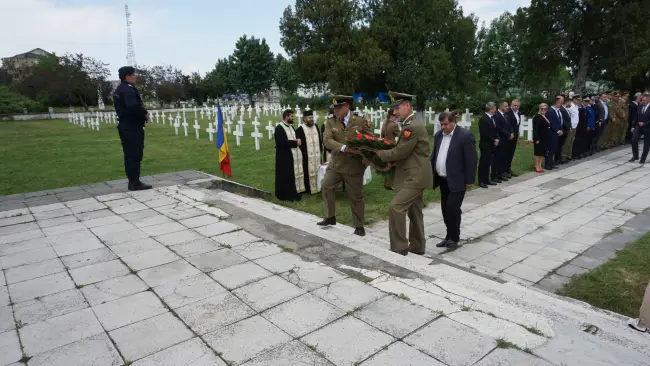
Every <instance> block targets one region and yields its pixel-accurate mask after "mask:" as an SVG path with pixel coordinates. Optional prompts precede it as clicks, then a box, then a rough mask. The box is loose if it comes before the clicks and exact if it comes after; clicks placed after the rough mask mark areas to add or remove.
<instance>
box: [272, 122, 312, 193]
mask: <svg viewBox="0 0 650 366" xmlns="http://www.w3.org/2000/svg"><path fill="white" fill-rule="evenodd" d="M292 124H293V111H292V110H289V109H287V110H286V111H284V112H283V113H282V122H280V123H279V124H278V125H277V126H275V134H274V135H275V196H276V197H277V198H278V199H279V200H282V201H300V193H302V192H304V191H305V180H304V176H303V174H304V173H303V166H302V165H303V161H302V152H301V151H300V145H301V144H302V142H303V141H301V140H299V139H297V138H296V131H295V130H294V129H293V126H292Z"/></svg>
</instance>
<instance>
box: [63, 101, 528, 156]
mask: <svg viewBox="0 0 650 366" xmlns="http://www.w3.org/2000/svg"><path fill="white" fill-rule="evenodd" d="M241 107H242V108H243V106H241ZM282 108H285V109H288V108H287V107H282ZM282 108H280V109H282ZM223 110H228V111H230V110H236V108H235V106H224V107H223V108H222V111H223ZM270 110H272V109H270ZM304 110H306V111H307V110H309V106H307V107H306V108H305V109H304ZM190 111H191V112H194V125H193V126H191V127H193V128H194V134H195V136H196V139H197V140H199V132H200V131H201V126H200V125H199V115H200V116H201V119H203V118H205V117H206V116H207V117H208V118H210V119H212V118H214V123H212V122H209V123H208V128H206V129H205V131H206V132H207V133H208V137H209V139H210V141H214V138H215V137H214V135H215V133H217V128H218V115H217V109H216V107H202V108H196V107H195V108H193V110H190ZM300 111H301V110H300V107H299V106H296V108H295V117H296V120H297V124H296V125H299V124H300V121H301V118H302V113H301V112H300ZM447 111H448V110H447ZM165 112H167V113H165ZM174 112H175V115H174ZM186 112H187V110H186V109H185V108H183V109H182V110H176V111H170V110H166V111H165V110H161V111H159V110H155V111H153V112H152V114H151V121H150V122H155V123H157V124H164V125H166V124H167V123H169V126H170V127H171V128H174V132H175V134H176V136H178V134H179V129H180V128H181V127H182V128H183V132H184V135H185V136H186V137H187V136H188V127H189V126H190V125H189V124H188V122H187V113H186ZM357 112H360V113H363V114H364V115H365V118H367V119H369V120H370V121H371V122H372V123H373V124H374V127H375V129H374V133H375V134H377V135H380V133H381V128H382V126H383V121H384V118H385V114H386V113H387V111H386V110H383V109H377V110H375V109H372V108H371V109H364V110H363V111H360V110H359V109H358V108H357ZM439 115H440V113H436V112H435V111H433V110H432V109H431V108H429V110H427V111H425V120H426V123H427V124H432V125H433V126H434V133H435V132H437V131H438V130H439V129H440V124H439V123H438V122H437V121H438V116H439ZM313 116H314V121H315V122H316V123H318V118H319V116H318V113H317V112H316V111H314V114H313ZM521 120H522V122H521V126H520V129H519V130H520V132H519V134H520V136H521V137H523V136H524V133H525V132H527V136H526V137H527V139H528V140H529V141H532V120H526V118H525V117H524V116H522V119H521ZM68 121H69V122H70V123H73V124H76V125H79V126H81V127H87V128H91V129H93V130H97V131H99V125H100V123H101V122H103V123H104V124H117V122H118V120H117V116H116V114H115V112H95V113H93V115H92V116H91V117H84V114H82V113H74V112H73V113H69V114H68ZM276 121H277V122H274V121H268V124H267V126H265V127H264V129H265V130H266V132H267V135H268V140H269V141H270V140H273V133H274V132H275V126H276V125H277V124H279V123H280V122H279V118H278V119H276ZM261 124H262V123H261V122H260V121H259V119H258V117H257V116H255V117H254V119H253V121H252V122H251V125H252V127H253V131H252V132H251V133H250V136H251V137H252V138H253V139H255V149H256V150H260V139H262V138H263V137H264V134H263V132H260V126H261ZM233 125H234V129H233ZM245 125H246V121H245V120H244V119H243V115H242V114H239V119H238V120H237V121H233V119H231V114H230V113H224V126H225V127H224V128H225V133H227V134H232V135H233V136H235V142H236V145H237V146H240V145H241V138H243V137H244V136H246V134H245V133H244V126H245ZM458 125H459V126H461V127H463V128H467V129H469V128H470V127H471V126H472V114H471V113H470V112H469V110H468V109H466V110H465V113H463V114H462V115H461V120H460V121H459V122H458Z"/></svg>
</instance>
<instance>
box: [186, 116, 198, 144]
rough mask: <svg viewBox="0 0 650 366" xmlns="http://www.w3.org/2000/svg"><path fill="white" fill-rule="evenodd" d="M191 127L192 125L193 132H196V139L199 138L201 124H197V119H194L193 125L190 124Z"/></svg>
mask: <svg viewBox="0 0 650 366" xmlns="http://www.w3.org/2000/svg"><path fill="white" fill-rule="evenodd" d="M192 127H194V132H195V133H196V139H197V140H198V139H199V129H200V128H201V126H199V121H198V120H197V119H194V126H192ZM186 136H187V135H186Z"/></svg>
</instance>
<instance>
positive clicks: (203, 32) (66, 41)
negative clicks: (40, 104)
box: [0, 0, 530, 79]
mask: <svg viewBox="0 0 650 366" xmlns="http://www.w3.org/2000/svg"><path fill="white" fill-rule="evenodd" d="M458 2H459V4H460V5H461V6H462V7H463V10H464V11H465V13H466V14H469V13H474V14H475V15H476V16H477V17H478V18H479V26H480V23H481V22H483V21H485V22H487V23H489V22H490V21H491V20H492V19H494V18H495V17H497V16H499V15H500V14H501V13H503V12H505V11H510V12H515V11H516V10H517V8H518V7H520V6H527V5H528V4H529V3H530V0H458ZM125 3H126V4H128V5H129V11H130V12H131V21H132V25H131V32H132V35H133V44H134V49H135V56H136V61H137V63H138V64H139V65H172V66H175V67H177V68H179V69H181V70H182V71H183V72H185V73H190V72H197V71H198V72H200V73H201V74H202V75H203V74H205V73H206V72H208V71H210V70H211V69H212V68H213V67H214V64H215V63H216V61H217V59H219V58H224V57H227V56H228V55H230V54H231V53H232V51H233V49H234V47H235V42H236V41H237V39H238V38H239V37H240V36H242V35H244V34H247V35H249V36H255V37H257V38H265V39H266V41H267V43H268V44H269V47H270V48H271V51H273V52H274V53H284V51H283V50H282V46H280V31H279V21H280V18H281V17H282V12H283V11H284V9H285V8H286V7H287V6H289V5H293V4H294V3H295V0H238V1H237V0H235V1H233V0H231V1H223V0H185V1H178V0H0V14H3V15H4V16H3V19H2V21H1V22H0V57H9V56H13V55H16V54H20V53H24V52H27V51H30V50H32V49H34V48H42V49H44V50H46V51H48V52H54V53H56V54H58V55H62V54H65V53H83V54H84V55H86V56H91V57H94V58H96V59H99V60H102V61H104V62H106V63H108V64H110V66H109V68H110V69H111V72H112V78H114V79H117V69H118V68H119V67H120V66H124V65H126V21H125V15H124V4H125Z"/></svg>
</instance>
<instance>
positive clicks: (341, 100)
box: [332, 95, 354, 108]
mask: <svg viewBox="0 0 650 366" xmlns="http://www.w3.org/2000/svg"><path fill="white" fill-rule="evenodd" d="M353 101H354V97H351V96H349V95H332V106H334V108H336V107H340V106H342V105H343V104H352V102H353Z"/></svg>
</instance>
